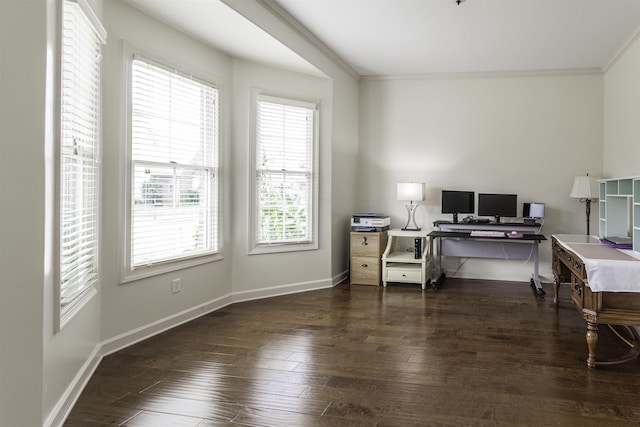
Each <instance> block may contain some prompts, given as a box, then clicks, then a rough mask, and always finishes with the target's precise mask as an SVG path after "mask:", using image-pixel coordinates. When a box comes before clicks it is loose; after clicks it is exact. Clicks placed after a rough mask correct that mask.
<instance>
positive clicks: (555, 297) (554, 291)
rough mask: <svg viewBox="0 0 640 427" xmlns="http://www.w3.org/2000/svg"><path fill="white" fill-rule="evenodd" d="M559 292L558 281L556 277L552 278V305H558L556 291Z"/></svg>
mask: <svg viewBox="0 0 640 427" xmlns="http://www.w3.org/2000/svg"><path fill="white" fill-rule="evenodd" d="M559 290H560V281H559V280H558V278H557V277H554V278H553V303H554V304H555V305H558V291H559Z"/></svg>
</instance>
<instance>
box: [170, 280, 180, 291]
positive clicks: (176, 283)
mask: <svg viewBox="0 0 640 427" xmlns="http://www.w3.org/2000/svg"><path fill="white" fill-rule="evenodd" d="M181 290H182V283H181V282H180V279H173V280H172V281H171V293H172V294H177V293H178V292H180V291H181Z"/></svg>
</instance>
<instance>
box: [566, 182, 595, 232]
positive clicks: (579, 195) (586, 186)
mask: <svg viewBox="0 0 640 427" xmlns="http://www.w3.org/2000/svg"><path fill="white" fill-rule="evenodd" d="M594 193H595V192H592V191H591V178H589V174H587V176H576V177H575V179H574V180H573V187H572V188H571V193H570V194H569V197H572V198H574V199H580V202H581V203H582V202H584V203H585V204H586V214H587V236H588V235H589V234H590V232H589V217H590V216H591V202H592V201H595V200H597V198H596V197H594V195H595V194H594Z"/></svg>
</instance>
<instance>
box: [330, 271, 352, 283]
mask: <svg viewBox="0 0 640 427" xmlns="http://www.w3.org/2000/svg"><path fill="white" fill-rule="evenodd" d="M347 279H349V270H343V271H342V272H340V273H339V274H336V275H335V276H333V277H332V278H331V285H332V286H338V285H339V284H340V283H342V282H344V281H345V280H347Z"/></svg>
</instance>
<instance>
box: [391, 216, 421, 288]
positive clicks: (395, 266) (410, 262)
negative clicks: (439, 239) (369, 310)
mask: <svg viewBox="0 0 640 427" xmlns="http://www.w3.org/2000/svg"><path fill="white" fill-rule="evenodd" d="M430 231H431V230H419V231H408V230H397V229H395V230H389V231H388V232H387V234H388V242H387V248H386V249H385V251H384V253H383V254H382V284H383V285H384V286H387V283H388V282H399V283H419V284H420V285H421V286H422V289H426V287H427V282H428V281H430V280H431V276H432V274H433V256H432V254H433V243H432V240H431V237H429V236H428V234H429V232H430ZM416 239H419V240H420V247H421V251H420V254H419V256H416V254H415V252H414V248H415V240H416Z"/></svg>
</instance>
